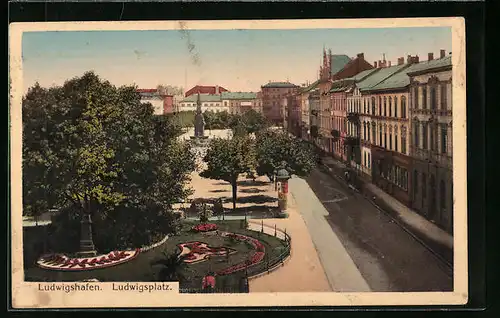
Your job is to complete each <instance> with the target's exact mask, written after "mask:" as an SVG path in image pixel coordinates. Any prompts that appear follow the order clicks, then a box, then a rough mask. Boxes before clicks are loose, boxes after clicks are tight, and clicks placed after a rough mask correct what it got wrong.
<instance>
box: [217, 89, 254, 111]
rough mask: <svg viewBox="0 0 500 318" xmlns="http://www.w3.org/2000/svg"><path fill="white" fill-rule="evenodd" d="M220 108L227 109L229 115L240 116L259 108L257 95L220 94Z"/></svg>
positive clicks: (247, 93) (251, 93)
mask: <svg viewBox="0 0 500 318" xmlns="http://www.w3.org/2000/svg"><path fill="white" fill-rule="evenodd" d="M221 100H222V106H223V107H227V108H228V109H229V113H231V114H242V113H244V112H246V111H248V110H251V109H253V110H256V111H258V109H259V108H260V106H259V100H258V98H257V93H253V92H222V93H221Z"/></svg>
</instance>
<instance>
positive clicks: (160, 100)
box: [137, 88, 174, 115]
mask: <svg viewBox="0 0 500 318" xmlns="http://www.w3.org/2000/svg"><path fill="white" fill-rule="evenodd" d="M137 93H138V94H139V96H140V99H141V102H142V103H150V104H151V105H153V109H154V114H155V115H162V114H168V113H171V112H173V111H174V101H173V96H172V95H166V94H160V92H159V91H158V90H157V89H156V88H139V89H137Z"/></svg>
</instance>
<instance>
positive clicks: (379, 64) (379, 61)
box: [378, 60, 384, 68]
mask: <svg viewBox="0 0 500 318" xmlns="http://www.w3.org/2000/svg"><path fill="white" fill-rule="evenodd" d="M378 67H380V68H382V67H384V65H382V61H381V60H378Z"/></svg>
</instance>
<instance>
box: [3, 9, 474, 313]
mask: <svg viewBox="0 0 500 318" xmlns="http://www.w3.org/2000/svg"><path fill="white" fill-rule="evenodd" d="M9 36H10V42H9V44H10V48H9V52H10V69H9V71H10V73H9V76H10V83H11V88H10V92H11V93H10V108H9V114H10V176H11V192H10V194H11V197H10V199H11V212H10V224H11V233H10V234H11V246H12V249H11V251H12V254H11V259H12V263H11V268H12V277H11V279H12V299H13V300H12V303H13V307H14V308H104V307H106V308H109V307H112V308H120V307H157V308H174V307H175V308H178V307H198V308H199V307H203V308H206V307H227V306H231V307H233V306H247V307H268V306H271V307H276V306H366V305H370V306H373V305H377V306H383V305H456V304H465V303H467V299H468V285H467V282H468V268H467V191H466V185H467V181H466V180H467V179H466V178H467V173H466V172H467V170H466V154H467V150H466V100H465V96H466V82H465V25H464V20H463V18H460V17H450V18H401V19H318V20H307V19H304V20H239V21H229V20H228V21H222V20H213V21H155V22H57V23H48V22H47V23H13V24H11V25H10V34H9Z"/></svg>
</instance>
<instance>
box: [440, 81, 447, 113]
mask: <svg viewBox="0 0 500 318" xmlns="http://www.w3.org/2000/svg"><path fill="white" fill-rule="evenodd" d="M446 99H447V96H446V84H442V85H441V109H442V110H446V108H447V107H446Z"/></svg>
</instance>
